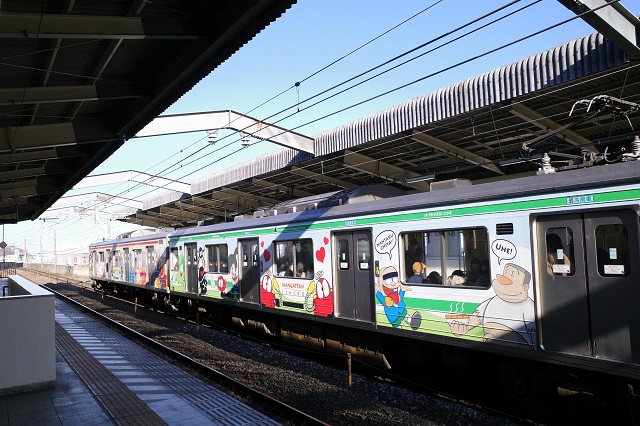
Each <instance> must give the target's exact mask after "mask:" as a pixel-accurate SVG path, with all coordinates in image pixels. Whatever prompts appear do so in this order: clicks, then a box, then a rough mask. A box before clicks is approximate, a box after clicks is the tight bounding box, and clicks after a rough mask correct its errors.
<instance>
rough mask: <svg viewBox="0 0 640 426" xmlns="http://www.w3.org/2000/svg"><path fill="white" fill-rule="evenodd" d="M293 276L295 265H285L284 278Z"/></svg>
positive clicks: (289, 263) (288, 263)
mask: <svg viewBox="0 0 640 426" xmlns="http://www.w3.org/2000/svg"><path fill="white" fill-rule="evenodd" d="M293 275H294V274H293V263H291V262H287V263H285V270H284V276H285V277H292V276H293Z"/></svg>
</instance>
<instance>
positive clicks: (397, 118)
mask: <svg viewBox="0 0 640 426" xmlns="http://www.w3.org/2000/svg"><path fill="white" fill-rule="evenodd" d="M626 61H627V58H626V55H625V54H624V52H622V51H621V50H620V49H618V48H617V47H616V46H614V45H613V44H611V43H609V42H608V41H607V40H605V39H604V38H603V37H602V35H600V34H598V33H594V34H591V35H589V36H586V37H583V38H580V39H576V40H572V41H570V42H568V43H565V44H563V45H561V46H558V47H556V48H554V49H550V50H547V51H544V52H542V53H538V54H536V55H533V56H530V57H528V58H525V59H522V60H520V61H518V62H514V63H512V64H509V65H505V66H502V67H499V68H496V69H494V70H492V71H489V72H486V73H484V74H481V75H479V76H476V77H472V78H469V79H467V80H464V81H462V82H460V83H456V84H453V85H451V86H447V87H445V88H442V89H439V90H437V91H435V92H433V93H430V94H428V95H426V96H422V97H419V98H415V99H412V100H410V101H408V102H405V103H403V104H400V105H396V106H394V107H391V108H388V109H386V110H384V111H381V112H378V113H376V114H373V115H370V116H368V117H364V118H362V119H359V120H356V121H353V122H351V123H348V124H345V125H343V126H339V127H336V128H335V129H332V130H328V131H326V132H323V133H320V134H319V135H316V136H315V152H316V153H317V155H318V156H322V155H327V154H331V153H334V152H336V151H340V150H344V149H349V148H353V147H355V146H358V145H360V144H363V143H367V142H370V141H372V140H376V139H382V138H385V137H389V136H392V135H396V134H398V133H401V132H405V131H409V130H411V129H415V128H417V127H420V126H426V125H428V124H432V123H436V122H438V121H442V120H445V119H449V118H452V117H455V116H457V115H460V114H463V113H468V112H471V111H474V110H478V109H480V108H484V107H488V106H491V105H495V104H497V103H499V102H503V101H508V100H512V99H515V98H517V97H521V96H525V95H528V94H531V93H533V92H537V91H541V90H545V89H549V88H551V87H555V86H557V85H560V84H564V83H568V82H570V81H572V80H575V79H576V78H579V77H583V76H587V75H590V74H594V73H597V72H600V71H604V70H607V69H611V68H613V67H616V66H619V65H622V64H624V63H625V62H626Z"/></svg>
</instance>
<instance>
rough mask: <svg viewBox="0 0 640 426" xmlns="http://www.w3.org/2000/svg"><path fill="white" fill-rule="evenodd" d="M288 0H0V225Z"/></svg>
mask: <svg viewBox="0 0 640 426" xmlns="http://www.w3.org/2000/svg"><path fill="white" fill-rule="evenodd" d="M293 3H295V0H260V1H249V0H216V1H211V0H191V1H183V0H153V1H147V0H119V1H104V0H83V1H81V2H80V1H69V0H48V1H36V0H2V2H1V3H0V52H2V54H1V57H2V59H0V223H15V222H18V221H22V220H29V219H30V220H33V219H36V218H37V217H38V216H40V215H41V214H42V213H43V212H44V211H45V210H46V209H47V208H48V207H49V206H51V205H52V204H53V203H54V202H55V201H56V200H58V199H59V198H60V197H61V196H62V195H63V194H64V193H65V192H66V191H68V190H69V189H71V188H72V187H73V186H74V185H76V184H77V183H78V182H79V181H80V180H81V179H82V178H84V177H85V176H87V175H88V174H89V173H90V172H91V171H92V170H93V169H95V168H96V167H97V166H98V165H99V164H100V163H101V162H103V161H104V160H105V159H106V158H108V157H109V156H110V155H111V154H112V153H113V152H114V151H115V150H117V149H118V148H119V147H120V146H121V145H122V144H123V143H124V141H125V140H127V139H128V138H130V137H132V136H133V135H135V134H136V133H137V132H139V131H140V130H141V129H142V128H144V127H145V126H146V125H147V124H148V123H149V122H151V121H152V120H153V119H154V118H155V117H156V116H158V115H159V114H161V113H162V112H163V111H164V110H165V109H166V108H167V107H169V106H170V105H171V104H172V103H174V102H175V101H176V100H177V99H178V98H180V97H181V96H182V95H183V94H184V93H186V92H187V91H189V90H190V89H191V88H192V87H193V86H194V85H195V84H196V83H197V82H198V81H200V80H201V79H202V78H204V77H205V76H206V75H207V74H209V73H210V72H211V71H212V70H214V69H215V68H216V67H217V66H218V65H220V64H221V63H222V62H224V61H225V60H226V59H228V58H229V57H230V56H231V55H232V54H233V53H234V52H236V51H237V50H238V49H239V48H240V47H241V46H242V45H244V44H245V43H247V42H248V41H249V40H251V39H252V38H253V37H255V36H256V35H257V34H258V33H259V32H260V31H261V30H262V29H264V28H265V27H266V26H268V25H269V24H270V23H271V22H272V21H273V20H275V19H277V18H278V17H279V16H280V15H281V14H282V13H284V12H285V11H286V10H287V9H288V8H289V7H290V6H291V5H292V4H293Z"/></svg>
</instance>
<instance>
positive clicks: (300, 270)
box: [296, 261, 313, 278]
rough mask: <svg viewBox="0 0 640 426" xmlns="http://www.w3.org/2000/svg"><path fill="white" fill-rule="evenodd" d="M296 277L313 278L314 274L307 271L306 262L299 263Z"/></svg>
mask: <svg viewBox="0 0 640 426" xmlns="http://www.w3.org/2000/svg"><path fill="white" fill-rule="evenodd" d="M296 277H300V278H312V277H313V273H312V272H310V271H307V268H305V265H304V262H302V261H299V262H298V266H297V267H296Z"/></svg>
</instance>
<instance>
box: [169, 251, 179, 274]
mask: <svg viewBox="0 0 640 426" xmlns="http://www.w3.org/2000/svg"><path fill="white" fill-rule="evenodd" d="M178 265H179V262H178V247H173V248H172V249H171V261H170V265H169V267H170V268H171V270H172V271H177V270H178Z"/></svg>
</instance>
